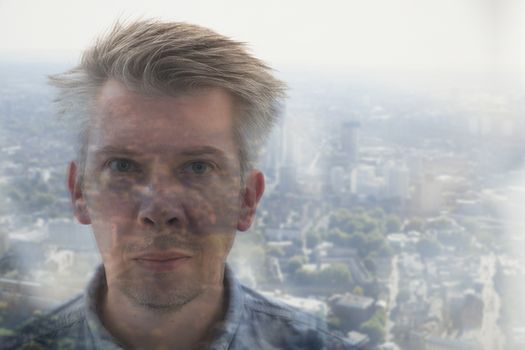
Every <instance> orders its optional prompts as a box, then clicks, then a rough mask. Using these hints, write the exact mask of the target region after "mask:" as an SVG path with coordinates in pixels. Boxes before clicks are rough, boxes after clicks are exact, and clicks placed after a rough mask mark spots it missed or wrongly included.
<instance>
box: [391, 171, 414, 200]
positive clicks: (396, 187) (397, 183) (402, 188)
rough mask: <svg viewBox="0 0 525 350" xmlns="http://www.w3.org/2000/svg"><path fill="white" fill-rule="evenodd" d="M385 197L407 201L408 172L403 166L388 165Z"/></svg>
mask: <svg viewBox="0 0 525 350" xmlns="http://www.w3.org/2000/svg"><path fill="white" fill-rule="evenodd" d="M386 170H387V171H386V186H387V188H386V189H387V196H388V197H390V198H399V199H407V198H408V197H409V171H408V168H407V167H405V166H404V165H390V166H389V167H388V168H387V169H386Z"/></svg>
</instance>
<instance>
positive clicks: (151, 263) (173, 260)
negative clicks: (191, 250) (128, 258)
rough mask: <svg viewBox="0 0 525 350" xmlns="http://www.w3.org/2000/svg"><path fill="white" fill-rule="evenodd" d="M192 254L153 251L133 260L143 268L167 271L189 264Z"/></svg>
mask: <svg viewBox="0 0 525 350" xmlns="http://www.w3.org/2000/svg"><path fill="white" fill-rule="evenodd" d="M190 259H191V256H189V255H186V254H181V253H151V254H145V255H141V256H138V257H136V258H134V259H133V260H134V261H135V262H136V263H137V264H138V265H139V266H140V267H142V268H145V269H147V270H150V271H154V272H167V271H172V270H175V269H178V268H180V267H181V266H183V265H185V264H187V263H188V262H189V261H190Z"/></svg>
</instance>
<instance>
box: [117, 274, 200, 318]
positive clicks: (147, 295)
mask: <svg viewBox="0 0 525 350" xmlns="http://www.w3.org/2000/svg"><path fill="white" fill-rule="evenodd" d="M170 277H171V276H167V275H166V276H162V275H160V276H155V278H156V281H147V280H140V279H137V278H130V277H126V276H119V277H118V278H117V281H116V287H117V288H118V290H119V291H120V294H122V295H123V296H125V297H126V298H127V299H128V300H129V301H130V302H131V303H132V304H134V305H136V306H139V307H142V308H144V309H147V310H149V311H155V312H159V313H165V312H174V311H178V310H180V309H181V308H182V307H184V305H186V304H188V303H190V302H191V301H193V300H194V299H196V298H197V297H198V296H199V295H201V294H202V293H203V288H202V286H199V285H196V284H195V283H193V284H192V285H188V284H184V285H177V286H173V285H174V282H173V281H172V280H171V279H172V277H171V278H170Z"/></svg>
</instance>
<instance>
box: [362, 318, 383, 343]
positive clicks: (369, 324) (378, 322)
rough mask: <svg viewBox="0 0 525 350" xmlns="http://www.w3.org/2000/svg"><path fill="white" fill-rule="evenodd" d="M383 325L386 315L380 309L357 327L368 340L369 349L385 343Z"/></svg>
mask: <svg viewBox="0 0 525 350" xmlns="http://www.w3.org/2000/svg"><path fill="white" fill-rule="evenodd" d="M385 323H386V313H385V311H384V310H382V309H380V310H377V311H376V312H375V313H374V314H373V315H372V317H370V318H369V319H368V320H367V321H365V322H364V323H362V324H361V326H360V327H359V330H360V331H361V332H362V333H364V334H366V335H368V337H369V338H370V343H371V344H370V345H371V347H375V346H376V345H378V344H380V343H382V342H384V341H385V334H386V331H385Z"/></svg>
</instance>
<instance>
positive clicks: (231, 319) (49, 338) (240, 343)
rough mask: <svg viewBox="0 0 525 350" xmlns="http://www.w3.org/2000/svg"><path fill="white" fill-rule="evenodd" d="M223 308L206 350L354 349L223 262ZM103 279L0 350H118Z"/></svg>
mask: <svg viewBox="0 0 525 350" xmlns="http://www.w3.org/2000/svg"><path fill="white" fill-rule="evenodd" d="M225 282H226V283H225V285H226V287H227V289H228V293H227V295H228V307H227V310H226V315H225V318H224V321H223V322H220V323H219V324H218V325H216V327H215V329H214V332H215V333H214V334H215V336H214V340H213V342H212V343H211V344H210V345H209V349H210V350H226V349H230V350H238V349H250V350H251V349H265V350H266V349H312V350H313V349H319V350H321V349H330V350H331V349H354V348H353V347H351V346H350V345H349V344H348V343H346V342H345V340H344V339H343V338H340V337H338V336H336V335H333V334H331V333H330V332H328V331H327V329H326V326H325V324H324V323H323V322H321V321H320V320H319V319H317V318H315V317H314V316H312V315H309V314H307V313H304V312H302V311H300V310H298V309H295V308H293V307H291V306H288V305H285V304H283V303H280V302H277V301H274V300H270V299H268V298H266V297H264V296H262V295H261V294H259V293H257V292H256V291H254V290H252V289H250V288H247V287H245V286H242V285H241V284H240V283H239V282H238V281H237V279H236V278H235V277H234V274H233V272H232V270H231V269H230V268H229V267H228V266H227V265H226V270H225ZM105 284H106V278H105V272H104V268H103V266H100V267H99V268H98V269H97V271H96V273H95V275H94V276H93V278H92V279H91V281H90V282H89V284H88V287H87V289H86V292H85V293H84V295H81V296H78V297H76V298H74V299H73V300H71V301H69V302H68V303H66V304H64V305H62V306H60V307H59V308H57V309H56V310H54V311H52V312H51V313H49V314H48V315H46V316H44V317H42V318H40V319H38V320H35V321H33V322H31V323H29V324H28V325H27V326H25V327H24V328H23V329H22V330H21V331H20V332H19V333H18V334H17V335H16V336H13V337H9V338H3V339H0V341H1V342H0V344H1V345H0V349H24V348H27V349H82V350H87V349H108V350H112V349H119V350H120V349H123V347H122V346H121V345H119V342H118V340H116V339H115V338H114V337H113V336H112V335H111V334H109V332H108V331H107V330H106V329H105V328H104V326H103V325H102V323H101V321H100V318H99V316H98V315H97V312H96V310H97V306H96V302H97V300H100V298H99V294H100V293H101V291H102V290H103V289H104V288H105Z"/></svg>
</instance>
